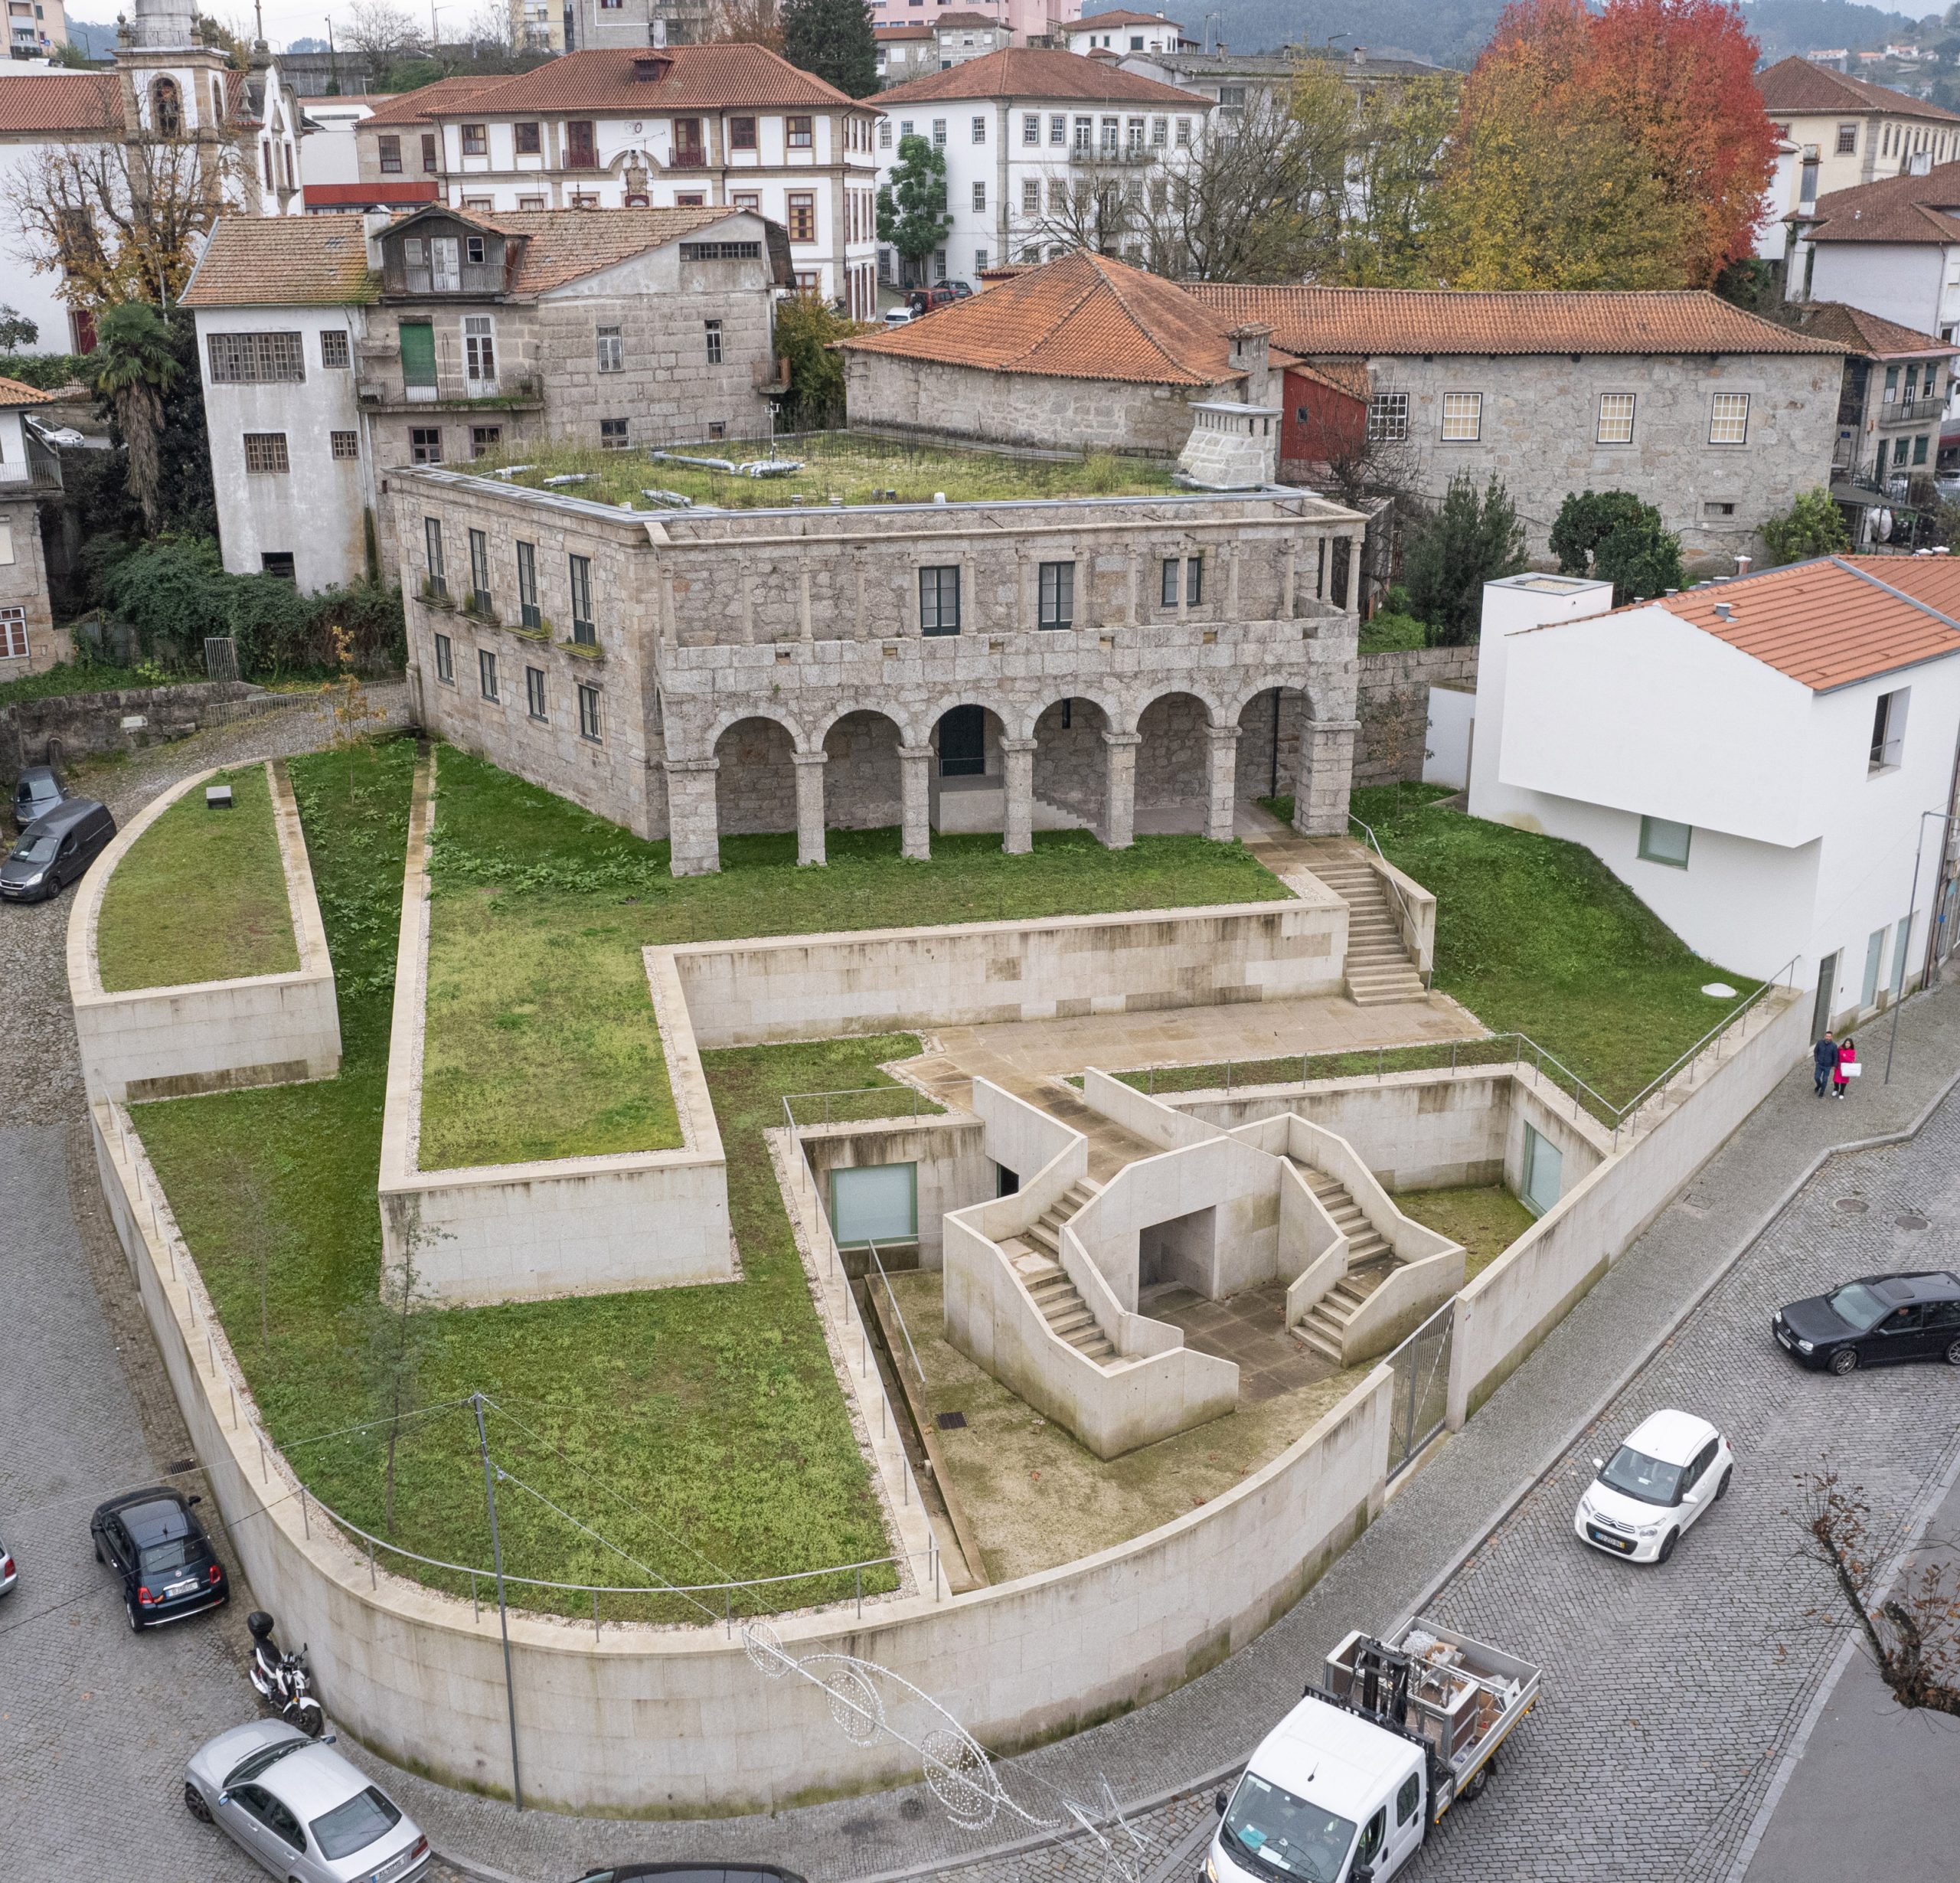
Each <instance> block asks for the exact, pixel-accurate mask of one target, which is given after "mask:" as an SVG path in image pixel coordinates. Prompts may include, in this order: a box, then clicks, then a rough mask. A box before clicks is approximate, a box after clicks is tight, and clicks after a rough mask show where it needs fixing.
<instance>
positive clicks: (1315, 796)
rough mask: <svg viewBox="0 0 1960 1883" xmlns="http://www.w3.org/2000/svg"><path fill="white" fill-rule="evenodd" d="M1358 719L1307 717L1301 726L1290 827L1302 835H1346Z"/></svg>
mask: <svg viewBox="0 0 1960 1883" xmlns="http://www.w3.org/2000/svg"><path fill="white" fill-rule="evenodd" d="M1360 730H1361V721H1359V720H1358V719H1308V720H1305V721H1302V724H1301V727H1300V770H1299V776H1298V777H1297V778H1296V779H1295V781H1294V785H1293V828H1294V829H1295V830H1297V831H1298V832H1299V833H1300V834H1301V835H1302V836H1303V837H1344V836H1346V835H1347V834H1348V786H1349V785H1350V783H1351V782H1352V780H1353V777H1354V735H1355V734H1356V733H1357V732H1358V731H1360Z"/></svg>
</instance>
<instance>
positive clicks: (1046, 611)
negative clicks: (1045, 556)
mask: <svg viewBox="0 0 1960 1883" xmlns="http://www.w3.org/2000/svg"><path fill="white" fill-rule="evenodd" d="M1038 618H1039V621H1040V626H1043V627H1044V628H1072V627H1073V626H1075V564H1073V563H1072V562H1044V563H1043V564H1041V568H1040V615H1039V617H1038Z"/></svg>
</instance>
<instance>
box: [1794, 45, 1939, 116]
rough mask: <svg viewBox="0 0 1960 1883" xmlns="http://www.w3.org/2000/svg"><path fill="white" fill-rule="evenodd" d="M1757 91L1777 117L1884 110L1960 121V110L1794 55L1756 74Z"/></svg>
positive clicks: (1899, 114)
mask: <svg viewBox="0 0 1960 1883" xmlns="http://www.w3.org/2000/svg"><path fill="white" fill-rule="evenodd" d="M1756 90H1758V91H1759V92H1761V93H1762V108H1763V110H1766V111H1767V112H1768V113H1769V115H1770V116H1772V118H1773V117H1774V116H1775V115H1776V114H1777V113H1779V111H1788V112H1791V113H1803V112H1817V111H1823V112H1834V111H1883V112H1886V113H1890V115H1891V116H1894V117H1904V118H1936V119H1939V121H1940V122H1941V123H1943V124H1955V123H1960V113H1954V112H1951V111H1947V110H1942V108H1941V107H1940V106H1938V105H1933V104H1929V103H1927V102H1926V100H1924V99H1923V98H1914V97H1913V96H1909V94H1908V93H1905V92H1894V91H1887V90H1886V88H1885V87H1883V85H1872V84H1868V83H1867V82H1866V81H1865V80H1863V79H1861V78H1850V77H1847V76H1846V75H1845V74H1844V73H1842V72H1833V71H1831V70H1828V69H1827V68H1826V67H1823V66H1821V65H1813V64H1811V62H1810V60H1808V59H1799V58H1798V57H1796V56H1795V54H1792V56H1791V57H1789V58H1787V59H1779V60H1777V62H1776V63H1775V64H1774V65H1772V66H1771V67H1769V69H1768V70H1766V71H1762V72H1759V73H1757V74H1756Z"/></svg>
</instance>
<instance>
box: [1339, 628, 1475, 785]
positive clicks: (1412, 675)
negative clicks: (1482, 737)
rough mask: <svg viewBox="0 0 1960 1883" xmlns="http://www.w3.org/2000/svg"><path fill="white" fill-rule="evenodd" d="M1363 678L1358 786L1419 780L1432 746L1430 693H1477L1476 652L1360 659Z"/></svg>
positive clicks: (1432, 650)
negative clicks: (1435, 689)
mask: <svg viewBox="0 0 1960 1883" xmlns="http://www.w3.org/2000/svg"><path fill="white" fill-rule="evenodd" d="M1355 664H1356V667H1357V671H1358V672H1359V674H1360V676H1361V686H1360V689H1359V698H1358V701H1357V704H1356V706H1355V709H1354V710H1355V713H1356V715H1357V717H1358V718H1359V719H1360V720H1361V732H1360V734H1359V735H1358V736H1357V738H1356V740H1355V741H1354V783H1355V784H1356V785H1357V786H1361V785H1392V784H1393V783H1396V782H1397V780H1400V779H1404V778H1406V779H1411V780H1419V779H1420V778H1421V777H1422V776H1423V750H1424V749H1425V747H1426V746H1427V744H1428V743H1429V688H1431V687H1432V686H1446V687H1455V688H1460V689H1461V690H1462V691H1464V692H1466V693H1474V692H1475V691H1476V690H1477V649H1476V648H1475V646H1469V647H1419V648H1412V649H1409V650H1407V651H1406V652H1400V653H1389V654H1362V655H1357V657H1356V663H1355Z"/></svg>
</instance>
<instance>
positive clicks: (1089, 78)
mask: <svg viewBox="0 0 1960 1883" xmlns="http://www.w3.org/2000/svg"><path fill="white" fill-rule="evenodd" d="M935 98H954V99H956V98H1052V99H1057V100H1077V99H1080V100H1082V101H1083V103H1089V104H1112V105H1114V104H1131V105H1165V106H1172V107H1174V108H1176V109H1178V110H1184V111H1209V110H1210V109H1211V108H1212V106H1213V104H1214V102H1215V101H1214V100H1211V99H1209V98H1201V97H1200V96H1198V94H1197V93H1195V92H1184V91H1179V90H1178V88H1177V87H1175V86H1174V85H1160V84H1159V83H1158V82H1157V80H1155V79H1154V78H1143V77H1139V76H1138V74H1135V73H1134V72H1125V71H1124V70H1122V67H1119V66H1114V65H1111V64H1109V63H1108V62H1107V61H1106V60H1099V59H1085V58H1083V57H1081V55H1080V54H1077V53H1073V52H1050V51H1044V50H1041V49H1040V48H1037V47H1032V46H1010V47H1007V48H1006V49H1005V51H1000V52H988V53H983V54H981V56H980V57H978V58H977V59H969V60H965V61H964V62H963V63H962V64H959V65H955V66H953V67H950V68H949V70H946V71H943V72H928V73H926V74H924V75H923V77H919V78H915V79H908V80H906V82H905V83H903V85H894V86H893V87H892V88H891V89H890V90H889V91H883V92H880V93H878V95H877V102H878V104H879V106H880V108H881V109H883V110H887V111H888V110H890V109H891V107H892V106H894V105H905V104H913V103H921V104H923V103H926V102H928V101H929V100H933V99H935Z"/></svg>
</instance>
